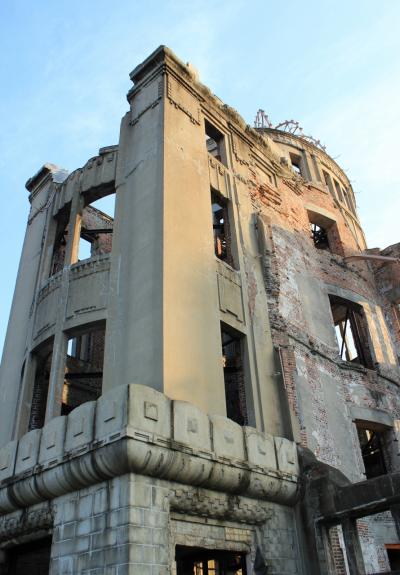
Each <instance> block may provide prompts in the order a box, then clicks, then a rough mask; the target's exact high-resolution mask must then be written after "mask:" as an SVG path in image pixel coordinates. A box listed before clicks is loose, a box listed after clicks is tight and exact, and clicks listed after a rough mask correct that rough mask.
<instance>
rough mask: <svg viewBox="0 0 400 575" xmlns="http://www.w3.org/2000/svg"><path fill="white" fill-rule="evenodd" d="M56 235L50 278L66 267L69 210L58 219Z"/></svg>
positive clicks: (63, 212)
mask: <svg viewBox="0 0 400 575" xmlns="http://www.w3.org/2000/svg"><path fill="white" fill-rule="evenodd" d="M56 220H57V225H56V234H55V239H54V247H53V254H52V258H51V264H50V276H52V275H54V274H56V273H58V272H59V271H61V270H62V269H63V267H64V263H65V252H66V248H67V241H68V224H69V209H68V210H64V211H62V212H61V213H60V214H59V215H58V216H57V217H56Z"/></svg>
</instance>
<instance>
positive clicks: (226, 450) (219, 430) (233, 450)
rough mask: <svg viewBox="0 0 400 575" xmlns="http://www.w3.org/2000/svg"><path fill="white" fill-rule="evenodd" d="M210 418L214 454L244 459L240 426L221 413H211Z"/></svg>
mask: <svg viewBox="0 0 400 575" xmlns="http://www.w3.org/2000/svg"><path fill="white" fill-rule="evenodd" d="M210 419H211V423H212V429H213V447H214V451H215V453H216V455H218V457H225V458H228V459H242V460H243V459H245V454H244V453H245V452H244V440H243V429H242V428H241V426H240V425H238V424H237V423H235V422H234V421H231V420H230V419H227V418H226V417H223V416H222V415H211V416H210Z"/></svg>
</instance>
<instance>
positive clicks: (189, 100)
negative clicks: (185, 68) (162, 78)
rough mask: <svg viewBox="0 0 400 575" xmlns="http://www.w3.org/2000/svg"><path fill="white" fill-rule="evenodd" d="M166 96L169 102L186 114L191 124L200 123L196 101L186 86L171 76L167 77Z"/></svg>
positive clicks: (198, 107)
mask: <svg viewBox="0 0 400 575" xmlns="http://www.w3.org/2000/svg"><path fill="white" fill-rule="evenodd" d="M167 97H168V100H169V102H170V104H172V105H173V106H175V108H176V109H177V110H181V112H183V113H184V114H186V115H187V116H188V118H189V119H190V121H191V122H192V124H197V125H198V126H200V125H201V115H200V106H199V105H198V101H197V100H196V99H195V97H194V96H193V95H192V94H191V93H190V92H188V90H186V88H184V87H183V86H181V85H180V84H178V82H177V81H176V80H175V79H174V78H171V76H168V77H167Z"/></svg>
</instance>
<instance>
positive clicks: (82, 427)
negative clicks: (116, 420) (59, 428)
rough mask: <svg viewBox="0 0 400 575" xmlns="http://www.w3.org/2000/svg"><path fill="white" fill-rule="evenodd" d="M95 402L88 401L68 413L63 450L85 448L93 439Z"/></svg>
mask: <svg viewBox="0 0 400 575" xmlns="http://www.w3.org/2000/svg"><path fill="white" fill-rule="evenodd" d="M95 408H96V402H95V401H88V402H87V403H83V404H82V405H80V406H79V407H77V408H76V409H74V410H73V411H72V412H71V413H70V414H69V415H68V422H67V434H66V439H65V451H66V452H68V451H75V450H80V449H82V450H85V449H86V448H87V447H88V446H89V444H90V443H91V442H92V441H93V427H94V426H93V420H94V414H95Z"/></svg>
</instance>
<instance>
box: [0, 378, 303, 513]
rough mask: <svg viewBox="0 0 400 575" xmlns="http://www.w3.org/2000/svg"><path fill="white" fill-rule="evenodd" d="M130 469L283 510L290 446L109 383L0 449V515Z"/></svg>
mask: <svg viewBox="0 0 400 575" xmlns="http://www.w3.org/2000/svg"><path fill="white" fill-rule="evenodd" d="M129 472H134V473H140V474H142V475H149V476H152V477H157V478H162V479H168V480H171V481H175V482H178V483H180V484H187V485H192V486H201V487H206V488H208V489H213V490H216V491H219V492H225V493H229V494H237V495H245V496H247V497H250V498H253V499H259V500H265V501H274V502H278V503H284V504H287V505H293V504H294V503H295V502H296V500H297V496H298V460H297V450H296V445H295V443H293V442H291V441H289V440H287V439H284V438H281V437H272V436H270V435H267V434H262V433H259V432H257V430H256V429H254V428H251V427H243V428H242V427H240V426H239V425H238V424H236V423H234V422H233V421H231V420H229V419H227V418H226V417H222V416H217V415H210V416H208V415H206V414H205V413H203V412H202V411H201V410H200V409H198V408H197V407H196V406H194V405H191V404H189V403H186V402H182V401H176V400H175V401H172V400H170V399H169V398H168V397H166V396H165V395H163V394H162V393H160V392H158V391H155V390H154V389H152V388H150V387H147V386H142V385H136V384H130V385H126V386H119V387H116V388H114V389H113V390H110V391H109V392H108V393H106V394H104V395H103V396H101V397H100V398H99V399H98V400H97V402H94V401H93V402H88V403H85V404H83V405H81V406H80V407H78V408H76V409H75V410H74V411H73V412H71V414H70V415H68V416H60V417H56V418H55V419H53V420H52V421H50V422H49V423H48V424H47V425H46V426H45V427H44V428H43V429H41V430H33V431H30V432H29V433H27V434H26V435H24V436H23V437H22V438H21V439H20V440H19V441H13V442H10V443H8V444H7V445H6V446H4V447H3V448H2V449H1V450H0V513H2V514H4V513H9V512H10V511H13V510H15V509H20V508H25V507H28V506H29V505H33V504H35V503H38V502H40V501H45V500H49V499H53V498H54V497H58V496H60V495H63V494H65V493H69V492H72V491H75V490H77V489H80V488H82V487H85V486H88V485H94V484H96V483H98V482H100V481H103V480H105V479H108V478H112V477H118V476H120V475H123V474H125V473H129Z"/></svg>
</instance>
